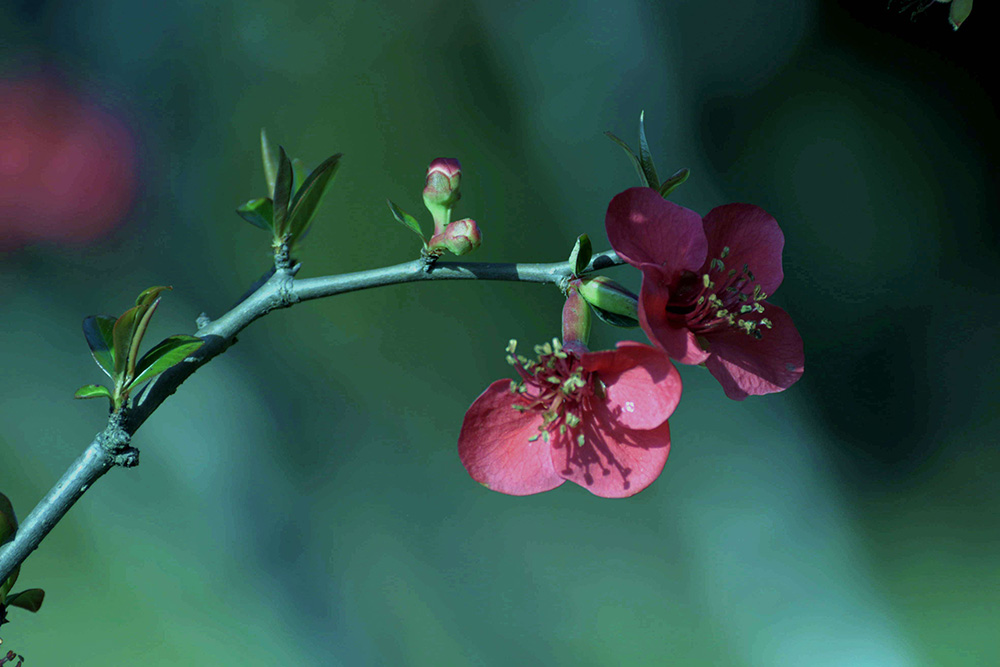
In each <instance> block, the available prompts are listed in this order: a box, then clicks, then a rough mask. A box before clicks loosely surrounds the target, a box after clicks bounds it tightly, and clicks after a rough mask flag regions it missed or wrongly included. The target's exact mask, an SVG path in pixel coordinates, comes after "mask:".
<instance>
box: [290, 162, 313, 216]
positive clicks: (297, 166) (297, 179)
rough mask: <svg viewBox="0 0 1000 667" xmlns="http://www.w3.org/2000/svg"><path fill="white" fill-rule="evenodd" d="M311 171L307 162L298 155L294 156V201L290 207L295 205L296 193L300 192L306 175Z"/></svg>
mask: <svg viewBox="0 0 1000 667" xmlns="http://www.w3.org/2000/svg"><path fill="white" fill-rule="evenodd" d="M308 173H309V169H308V168H307V167H306V163H305V162H303V161H302V160H300V159H298V158H297V157H293V158H292V203H291V205H290V207H294V206H295V195H296V194H297V193H298V191H299V189H300V188H301V187H302V184H303V183H305V182H306V175H307V174H308Z"/></svg>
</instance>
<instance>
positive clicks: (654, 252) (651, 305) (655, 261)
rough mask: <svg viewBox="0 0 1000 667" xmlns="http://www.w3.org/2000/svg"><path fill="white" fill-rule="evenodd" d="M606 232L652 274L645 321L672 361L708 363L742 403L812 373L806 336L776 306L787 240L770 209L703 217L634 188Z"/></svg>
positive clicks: (645, 274)
mask: <svg viewBox="0 0 1000 667" xmlns="http://www.w3.org/2000/svg"><path fill="white" fill-rule="evenodd" d="M605 227H606V229H607V233H608V240H609V241H610V242H611V246H612V247H613V248H614V249H615V251H616V252H617V253H618V255H619V256H620V257H621V258H622V259H624V260H625V261H626V262H628V263H629V264H631V265H632V266H634V267H636V268H637V269H639V270H640V271H642V287H641V289H640V292H639V324H640V325H641V326H642V328H643V330H644V331H645V332H646V335H648V336H649V339H650V340H651V341H652V342H653V343H654V344H655V345H656V346H657V347H659V348H661V349H662V350H663V351H664V352H666V353H667V354H668V355H669V356H670V357H672V358H674V359H676V360H677V361H680V362H681V363H684V364H704V365H705V366H706V367H707V368H708V370H709V371H711V373H712V375H713V376H715V378H716V379H717V380H718V381H719V382H720V383H721V384H722V388H723V390H724V391H725V392H726V396H728V397H729V398H732V399H736V400H743V399H744V398H746V397H747V396H749V395H759V394H769V393H772V392H777V391H783V390H785V389H787V388H788V387H790V386H792V385H793V384H794V383H795V382H796V381H797V380H798V379H799V378H800V377H801V376H802V371H803V363H804V360H805V357H804V354H803V349H802V338H801V337H800V336H799V332H798V331H797V330H796V328H795V325H794V324H792V319H791V317H789V316H788V314H787V313H786V312H785V311H784V310H782V309H781V308H778V307H777V306H775V305H774V304H771V303H768V302H767V301H766V299H767V297H768V296H769V295H770V294H772V293H774V291H775V290H776V289H777V288H778V286H779V285H780V284H781V280H782V278H783V273H782V270H781V249H782V247H783V246H784V243H785V238H784V235H782V233H781V229H779V228H778V223H777V222H776V221H775V219H774V218H772V217H771V216H770V215H768V213H767V212H766V211H764V210H763V209H760V208H758V207H756V206H752V205H750V204H726V205H725V206H719V207H717V208H714V209H712V210H711V211H709V213H708V215H706V216H705V218H704V219H702V218H701V216H699V215H698V214H697V213H695V212H694V211H691V210H688V209H686V208H684V207H682V206H678V205H677V204H674V203H672V202H668V201H666V200H665V199H663V197H661V196H660V195H659V194H658V193H657V192H656V191H655V190H652V189H650V188H630V189H628V190H626V191H625V192H622V193H620V194H618V195H617V196H615V198H614V199H612V200H611V204H610V205H609V206H608V213H607V217H606V218H605Z"/></svg>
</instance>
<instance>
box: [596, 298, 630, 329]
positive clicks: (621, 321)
mask: <svg viewBox="0 0 1000 667" xmlns="http://www.w3.org/2000/svg"><path fill="white" fill-rule="evenodd" d="M590 307H591V308H593V309H594V314H595V315H597V317H598V318H600V320H601V321H602V322H604V323H605V324H610V325H611V326H613V327H621V328H622V329H634V328H635V327H637V326H639V320H637V319H635V318H634V317H627V316H625V315H616V314H615V313H611V312H608V311H606V310H603V309H601V308H598V307H597V306H595V305H594V304H590Z"/></svg>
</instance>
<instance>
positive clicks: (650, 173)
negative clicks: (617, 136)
mask: <svg viewBox="0 0 1000 667" xmlns="http://www.w3.org/2000/svg"><path fill="white" fill-rule="evenodd" d="M645 115H646V112H645V111H640V112H639V164H640V165H641V166H642V173H643V174H645V175H646V182H647V183H648V184H649V187H651V188H653V189H654V190H659V189H660V179H659V178H658V177H657V175H656V167H654V166H653V154H652V153H650V152H649V144H648V143H647V142H646V126H645V125H644V123H643V116H645Z"/></svg>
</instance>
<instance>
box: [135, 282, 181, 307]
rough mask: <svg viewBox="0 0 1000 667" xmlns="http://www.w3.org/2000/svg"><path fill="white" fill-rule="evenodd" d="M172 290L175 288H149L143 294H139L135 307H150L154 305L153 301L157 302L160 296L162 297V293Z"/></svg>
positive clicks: (163, 286) (162, 286)
mask: <svg viewBox="0 0 1000 667" xmlns="http://www.w3.org/2000/svg"><path fill="white" fill-rule="evenodd" d="M171 289H173V287H168V286H165V285H161V286H160V287H148V288H146V289H144V290H143V291H142V293H141V294H139V296H137V297H136V299H135V305H137V306H146V307H148V306H149V305H150V304H151V303H153V301H155V300H156V298H157V297H158V296H160V292H165V291H167V290H171Z"/></svg>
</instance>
